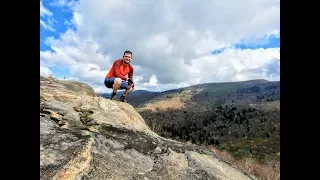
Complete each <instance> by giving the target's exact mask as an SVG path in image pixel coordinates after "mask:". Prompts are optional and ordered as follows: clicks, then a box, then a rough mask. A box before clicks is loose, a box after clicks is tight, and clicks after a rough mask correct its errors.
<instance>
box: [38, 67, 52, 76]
mask: <svg viewBox="0 0 320 180" xmlns="http://www.w3.org/2000/svg"><path fill="white" fill-rule="evenodd" d="M40 75H41V76H45V77H48V76H50V75H52V71H51V70H50V69H49V68H47V67H44V66H40Z"/></svg>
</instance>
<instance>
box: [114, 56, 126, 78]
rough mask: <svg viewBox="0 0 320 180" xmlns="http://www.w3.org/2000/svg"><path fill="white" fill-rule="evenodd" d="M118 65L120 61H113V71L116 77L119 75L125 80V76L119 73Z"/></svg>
mask: <svg viewBox="0 0 320 180" xmlns="http://www.w3.org/2000/svg"><path fill="white" fill-rule="evenodd" d="M120 66H121V61H116V62H114V72H115V74H116V77H119V78H121V79H123V80H125V81H127V80H128V78H127V77H125V76H123V75H122V74H121V73H120Z"/></svg>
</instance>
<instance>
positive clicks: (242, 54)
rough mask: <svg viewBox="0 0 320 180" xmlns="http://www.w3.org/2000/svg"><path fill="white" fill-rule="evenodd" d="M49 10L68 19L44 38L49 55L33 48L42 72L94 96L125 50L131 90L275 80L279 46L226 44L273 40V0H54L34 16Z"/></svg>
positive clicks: (276, 5) (276, 1)
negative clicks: (61, 75) (61, 71)
mask: <svg viewBox="0 0 320 180" xmlns="http://www.w3.org/2000/svg"><path fill="white" fill-rule="evenodd" d="M40 4H41V2H40ZM49 8H69V9H70V10H71V11H72V14H73V16H71V17H70V19H65V20H64V21H63V22H59V23H62V24H65V26H66V27H67V30H66V31H64V32H60V33H61V36H59V37H57V38H55V37H47V39H46V41H45V43H46V45H47V46H48V47H50V48H51V49H52V50H54V52H53V51H50V50H43V51H40V62H41V68H42V70H43V71H46V73H51V71H50V69H48V68H49V67H58V68H59V67H61V68H68V69H69V76H68V77H67V78H70V79H77V80H80V81H83V82H86V83H89V85H91V86H92V87H94V88H95V90H96V91H98V92H110V90H108V89H107V88H105V87H104V84H103V80H104V76H105V75H106V74H107V72H108V70H109V68H110V67H111V65H112V63H113V61H114V60H115V59H118V58H121V57H122V54H123V51H125V50H131V51H132V52H133V60H132V65H133V66H134V68H135V74H134V81H135V83H136V88H137V89H147V90H151V91H160V90H166V89H170V88H177V87H181V86H188V85H193V84H197V83H205V82H221V81H241V80H249V79H267V80H279V78H280V77H279V76H280V69H279V67H280V47H274V48H260V49H241V48H235V47H234V45H235V44H237V43H251V44H252V43H253V44H258V45H259V44H261V47H263V45H264V44H267V43H268V41H269V39H270V37H276V38H280V30H279V27H280V0H241V1H239V0H220V1H210V0H202V1H195V0H175V1H173V0H157V1H150V0H136V1H130V0H117V1H114V0H80V1H77V2H72V1H68V2H67V1H61V0H60V1H56V2H53V3H51V4H48V6H47V7H44V6H43V5H42V6H40V15H41V16H42V17H45V16H47V17H48V18H49V17H51V18H52V17H53V18H54V17H55V15H56V14H55V13H54V11H50V10H49ZM40 21H41V19H40ZM50 28H52V29H54V28H55V27H52V26H50ZM221 48H224V51H222V52H221V53H219V54H215V55H213V54H212V53H211V52H212V51H213V50H216V49H221ZM52 73H53V74H54V73H55V72H52Z"/></svg>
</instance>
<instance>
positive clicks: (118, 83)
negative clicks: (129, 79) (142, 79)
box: [114, 78, 122, 85]
mask: <svg viewBox="0 0 320 180" xmlns="http://www.w3.org/2000/svg"><path fill="white" fill-rule="evenodd" d="M121 81H122V79H121V78H116V79H115V80H114V84H116V85H120V84H121Z"/></svg>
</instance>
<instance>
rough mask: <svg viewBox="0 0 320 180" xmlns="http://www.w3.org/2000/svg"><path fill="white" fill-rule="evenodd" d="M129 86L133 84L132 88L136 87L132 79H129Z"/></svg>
mask: <svg viewBox="0 0 320 180" xmlns="http://www.w3.org/2000/svg"><path fill="white" fill-rule="evenodd" d="M128 84H129V86H130V85H131V84H132V87H134V83H133V81H132V80H131V79H128Z"/></svg>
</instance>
